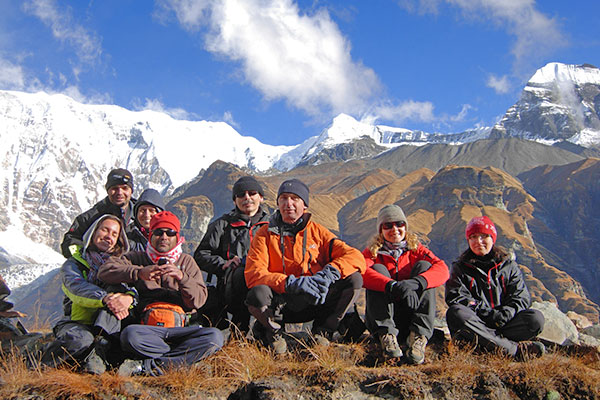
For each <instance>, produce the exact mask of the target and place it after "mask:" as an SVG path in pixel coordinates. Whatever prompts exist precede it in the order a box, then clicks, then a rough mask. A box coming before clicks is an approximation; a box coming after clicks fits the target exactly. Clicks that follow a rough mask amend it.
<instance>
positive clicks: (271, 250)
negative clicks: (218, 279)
mask: <svg viewBox="0 0 600 400" xmlns="http://www.w3.org/2000/svg"><path fill="white" fill-rule="evenodd" d="M305 216H307V217H308V218H310V214H305ZM270 224H271V225H267V226H263V227H261V228H260V229H259V230H258V232H257V233H256V235H255V236H254V238H253V239H252V244H251V245H250V250H249V251H248V256H247V258H246V269H245V272H244V274H245V277H246V284H247V285H248V288H253V287H255V286H258V285H267V286H269V287H270V288H271V289H273V290H274V291H275V292H277V293H284V292H285V281H286V279H287V277H288V275H294V276H296V277H298V276H303V275H313V274H314V273H316V272H318V271H321V270H322V269H323V267H324V266H325V265H327V264H330V265H332V266H333V267H335V268H337V269H338V270H339V271H340V273H341V279H344V278H346V277H347V276H349V275H351V274H353V273H355V272H356V271H359V272H360V273H361V274H363V273H364V272H365V270H366V268H367V265H366V263H365V259H364V257H363V255H362V254H361V252H360V251H359V250H357V249H355V248H353V247H350V246H348V245H347V244H346V243H344V242H342V241H341V240H339V239H336V237H335V235H334V234H333V233H331V232H330V231H329V230H327V229H326V228H325V227H324V226H322V225H320V224H317V223H316V222H312V221H310V219H309V221H308V222H307V223H306V226H305V227H304V229H302V230H301V231H299V232H298V233H297V234H296V236H283V247H284V249H285V258H282V256H281V238H282V236H281V235H280V234H279V227H277V226H273V225H272V224H273V221H271V222H270ZM334 239H335V240H334ZM332 240H333V243H332V244H331V245H330V242H331V241H332ZM330 246H331V257H330ZM303 253H304V254H303Z"/></svg>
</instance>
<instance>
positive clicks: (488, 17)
mask: <svg viewBox="0 0 600 400" xmlns="http://www.w3.org/2000/svg"><path fill="white" fill-rule="evenodd" d="M442 3H444V4H449V5H452V6H455V7H458V8H459V9H460V10H461V11H462V14H463V16H464V18H465V19H467V20H484V21H491V22H492V23H493V24H495V25H497V26H499V27H501V28H502V29H505V30H506V31H507V32H508V33H509V34H510V35H512V36H514V37H515V42H514V45H513V46H512V49H511V53H512V54H513V56H514V63H513V72H514V74H515V75H516V76H518V77H519V78H525V79H526V78H529V77H530V76H531V73H532V71H535V70H536V69H537V68H539V67H540V65H539V64H540V62H541V60H542V59H543V58H544V57H546V56H548V55H549V54H551V53H552V52H553V51H554V50H556V49H557V48H560V47H562V46H565V45H567V39H566V38H565V36H564V35H563V33H562V32H561V30H560V27H559V24H558V22H557V21H556V20H555V19H553V18H549V17H548V16H546V15H544V14H543V13H541V12H540V11H538V10H537V8H536V2H535V0H399V1H398V4H399V5H400V6H401V7H403V8H405V9H406V10H408V11H413V12H420V13H431V14H438V13H439V12H440V11H439V8H440V5H441V4H442Z"/></svg>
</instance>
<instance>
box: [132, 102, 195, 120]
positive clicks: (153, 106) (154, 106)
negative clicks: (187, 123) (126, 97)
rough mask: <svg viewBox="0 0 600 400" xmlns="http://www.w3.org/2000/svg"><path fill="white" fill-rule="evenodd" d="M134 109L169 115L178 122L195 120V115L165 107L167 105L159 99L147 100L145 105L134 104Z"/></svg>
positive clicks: (181, 109) (179, 109) (180, 109)
mask: <svg viewBox="0 0 600 400" xmlns="http://www.w3.org/2000/svg"><path fill="white" fill-rule="evenodd" d="M133 109H134V110H137V111H143V110H152V111H157V112H161V113H164V114H167V115H170V116H171V117H172V118H174V119H178V120H193V119H195V115H194V114H193V113H190V112H188V111H186V110H184V109H183V108H170V107H165V105H164V104H163V103H162V102H161V101H160V100H158V99H148V98H146V99H145V103H144V104H143V105H140V104H134V105H133Z"/></svg>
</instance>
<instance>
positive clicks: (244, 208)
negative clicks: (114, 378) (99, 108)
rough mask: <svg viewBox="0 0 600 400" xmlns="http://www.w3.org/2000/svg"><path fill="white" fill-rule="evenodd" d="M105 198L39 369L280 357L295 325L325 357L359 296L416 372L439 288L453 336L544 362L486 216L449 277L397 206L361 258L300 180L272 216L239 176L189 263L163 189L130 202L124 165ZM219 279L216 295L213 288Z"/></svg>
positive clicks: (523, 294)
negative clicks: (251, 347) (316, 216)
mask: <svg viewBox="0 0 600 400" xmlns="http://www.w3.org/2000/svg"><path fill="white" fill-rule="evenodd" d="M105 188H106V190H107V197H106V198H104V199H103V200H102V201H100V202H99V203H97V204H96V205H94V206H93V207H92V208H91V209H90V210H88V211H86V212H85V213H83V214H81V215H79V216H78V217H77V218H76V219H75V221H74V222H73V224H72V225H71V227H70V229H69V231H68V232H67V233H66V234H65V235H64V240H63V243H62V245H61V250H62V252H63V255H64V256H65V257H66V258H67V261H65V263H64V264H63V266H62V269H61V273H62V290H63V292H64V294H65V299H64V302H63V308H64V314H65V315H64V318H62V319H61V320H60V321H59V322H58V323H57V324H56V326H55V327H54V329H53V332H54V336H55V339H54V341H52V342H51V343H49V344H48V345H47V346H46V347H45V349H44V352H43V355H42V357H41V363H42V364H44V365H47V366H59V365H63V364H69V365H75V366H77V367H79V368H80V369H81V370H83V371H86V372H89V373H94V374H100V373H103V372H104V371H106V368H107V367H109V368H115V369H117V370H118V373H119V374H120V375H134V374H135V375H137V374H143V375H160V374H162V373H164V371H165V368H170V367H173V366H182V365H192V364H194V363H197V362H199V361H201V360H203V359H204V358H206V357H208V356H210V355H211V354H214V353H215V352H217V351H219V350H220V349H221V347H222V346H223V344H224V342H225V336H226V335H224V333H225V334H226V333H229V336H230V337H232V336H235V335H244V336H246V337H248V338H252V339H253V340H256V341H257V343H259V344H260V345H262V346H265V347H267V348H269V349H271V350H272V351H273V352H274V353H275V354H284V353H286V352H287V351H288V350H289V348H288V347H289V345H290V343H291V336H290V335H291V333H290V332H286V324H291V323H307V322H309V323H311V324H309V325H308V326H310V330H311V332H310V335H307V336H306V343H305V345H306V346H311V345H314V344H318V345H323V346H327V345H329V343H330V342H331V341H332V340H340V337H342V338H343V337H344V336H343V335H344V333H346V332H342V325H344V329H345V330H348V326H347V325H348V324H347V323H346V324H344V323H341V322H342V321H343V320H344V321H345V320H346V318H345V316H347V315H349V314H350V313H349V311H350V308H351V307H352V306H353V305H354V303H355V302H356V300H357V298H358V297H359V295H360V292H361V291H362V288H363V287H364V288H365V289H366V309H365V315H364V319H365V322H366V328H367V329H368V331H369V333H370V334H371V337H372V338H373V339H374V340H375V341H376V342H377V343H378V344H379V345H380V346H381V351H382V353H383V355H384V356H385V357H386V358H397V359H399V360H400V359H401V360H403V361H406V362H407V363H412V364H421V363H423V362H424V360H425V349H426V345H427V343H428V341H429V340H430V339H431V337H432V335H433V330H434V320H435V314H436V288H437V287H439V286H441V285H444V284H445V285H446V302H447V304H448V306H449V308H448V311H447V323H448V328H449V330H450V333H451V335H452V337H453V338H454V339H456V340H460V341H466V342H471V343H475V345H476V346H478V347H480V348H482V349H486V350H500V351H503V352H505V353H507V354H509V355H511V356H514V357H515V358H516V359H521V360H522V359H526V358H527V357H531V356H539V355H541V354H543V353H544V350H545V349H544V345H543V344H542V343H540V342H538V341H534V340H532V339H534V338H535V337H536V336H537V335H538V334H539V333H540V332H541V330H542V328H543V325H544V318H543V315H542V314H541V313H540V312H538V311H536V310H532V309H530V308H529V307H530V303H531V299H530V295H529V292H528V290H527V286H526V285H525V282H524V279H523V275H522V273H521V270H520V269H519V267H518V265H517V264H516V263H515V261H514V260H512V259H511V257H509V256H508V254H507V253H506V252H505V251H503V250H502V249H501V248H500V247H498V246H496V244H495V243H496V238H497V231H496V228H495V226H494V224H493V222H492V221H491V220H490V219H489V218H488V217H486V216H481V217H475V218H473V219H472V220H471V221H470V222H469V223H468V225H467V227H466V231H465V234H466V239H467V242H468V246H469V247H468V248H467V250H466V251H465V252H464V253H463V254H462V255H461V256H460V257H459V258H458V260H457V261H456V263H455V264H454V265H453V268H452V272H451V273H450V271H449V269H448V267H447V265H446V264H445V263H444V261H442V260H441V259H440V258H438V257H437V256H436V255H435V254H433V252H432V251H431V250H429V249H428V248H426V247H425V246H424V245H422V244H420V243H419V241H418V239H417V236H416V235H415V234H414V233H413V232H411V231H410V230H409V226H408V221H407V219H406V216H405V214H404V212H403V210H402V209H401V208H400V207H399V206H397V205H394V204H391V205H385V206H383V207H382V208H381V210H380V211H379V213H378V216H377V226H376V231H375V235H374V237H373V240H372V242H371V244H370V245H369V246H368V247H367V248H366V249H365V250H364V251H363V252H362V254H361V252H360V251H359V250H357V249H355V248H353V247H351V246H349V245H348V244H346V243H345V242H344V241H342V240H340V239H339V238H337V237H336V236H335V235H334V234H333V233H332V232H330V231H329V230H328V229H326V228H325V227H324V226H322V225H320V224H319V223H317V222H315V221H313V220H312V219H311V214H310V213H309V212H308V207H309V200H310V194H309V188H308V187H307V185H306V184H304V183H303V182H302V181H300V180H298V179H289V180H286V181H284V182H283V183H281V185H280V186H279V189H278V191H277V199H276V201H277V209H276V210H275V212H274V213H272V214H269V213H268V212H267V210H265V209H264V206H263V201H264V192H263V188H262V186H261V184H260V183H259V182H258V181H257V180H256V179H255V178H253V177H251V176H243V177H241V178H240V179H238V180H237V181H236V182H235V184H234V185H233V190H232V199H233V203H234V208H233V209H232V210H231V211H230V212H228V213H226V214H224V215H223V216H221V217H219V218H217V219H216V220H214V221H213V222H212V223H211V224H210V225H209V226H208V229H207V231H206V234H205V235H204V237H203V239H202V240H201V242H200V244H199V245H198V247H197V249H196V251H195V252H194V255H193V257H192V256H191V255H188V254H184V253H183V251H182V244H183V243H184V241H185V239H184V238H183V236H182V235H181V224H180V221H179V219H178V218H177V216H176V215H174V214H173V213H171V212H169V211H167V210H165V204H164V200H163V198H162V196H161V195H160V194H159V192H157V191H156V190H154V189H147V190H145V191H144V192H142V193H141V195H140V197H139V198H138V199H137V200H135V199H134V198H133V197H132V193H133V190H134V184H133V176H132V175H131V173H130V172H129V171H127V170H125V169H121V168H119V169H114V170H112V171H110V173H109V174H108V178H107V181H106V185H105ZM203 273H204V276H203ZM213 278H214V279H215V280H216V285H210V286H208V287H207V284H206V282H207V281H212V280H213ZM353 321H356V319H354V320H353ZM358 323H362V320H361V319H360V318H358ZM363 330H364V325H363V329H361V330H359V333H362V332H363ZM340 334H341V336H340Z"/></svg>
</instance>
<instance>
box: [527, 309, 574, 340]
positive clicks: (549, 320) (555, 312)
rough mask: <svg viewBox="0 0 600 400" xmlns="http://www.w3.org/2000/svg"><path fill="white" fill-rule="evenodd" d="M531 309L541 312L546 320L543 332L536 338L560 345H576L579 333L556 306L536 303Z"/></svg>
mask: <svg viewBox="0 0 600 400" xmlns="http://www.w3.org/2000/svg"><path fill="white" fill-rule="evenodd" d="M531 308H533V309H536V310H539V311H541V312H542V314H544V318H545V319H546V323H545V324H544V330H543V331H542V333H540V335H539V336H538V337H539V338H540V339H544V340H547V341H549V342H552V343H557V344H560V345H568V344H578V341H579V340H578V339H579V332H577V328H576V327H575V324H574V323H573V322H571V320H570V319H569V318H568V317H567V316H566V315H565V314H563V313H562V312H561V311H560V310H559V309H558V307H557V306H556V304H554V303H550V302H548V301H544V302H537V301H536V302H534V303H533V304H532V305H531Z"/></svg>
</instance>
